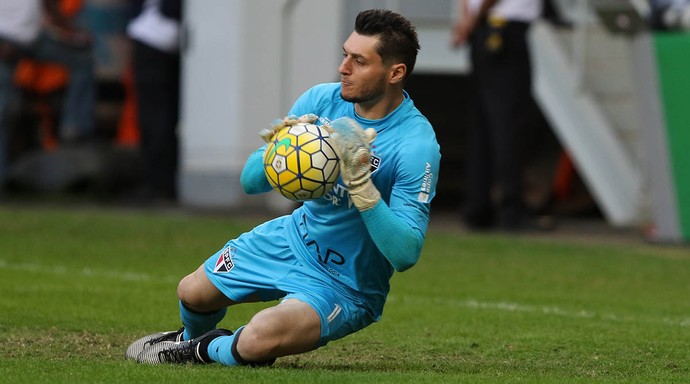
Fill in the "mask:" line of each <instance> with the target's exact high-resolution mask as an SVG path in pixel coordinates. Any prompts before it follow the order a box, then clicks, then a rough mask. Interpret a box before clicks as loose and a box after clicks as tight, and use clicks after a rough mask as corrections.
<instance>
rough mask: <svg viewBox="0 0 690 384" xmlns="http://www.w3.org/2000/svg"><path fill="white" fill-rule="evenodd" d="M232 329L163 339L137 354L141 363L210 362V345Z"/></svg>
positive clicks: (228, 334)
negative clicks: (183, 337)
mask: <svg viewBox="0 0 690 384" xmlns="http://www.w3.org/2000/svg"><path fill="white" fill-rule="evenodd" d="M230 335H232V331H229V330H227V329H214V330H213V331H210V332H207V333H205V334H203V335H201V336H199V337H196V338H194V339H192V340H188V341H162V342H159V343H156V344H153V345H151V346H149V347H148V348H146V349H144V350H143V351H142V352H141V353H140V354H139V355H138V356H137V363H140V364H167V363H172V364H184V363H195V364H209V363H213V360H211V358H210V357H209V356H208V345H209V344H211V341H212V340H213V339H215V338H217V337H220V336H230Z"/></svg>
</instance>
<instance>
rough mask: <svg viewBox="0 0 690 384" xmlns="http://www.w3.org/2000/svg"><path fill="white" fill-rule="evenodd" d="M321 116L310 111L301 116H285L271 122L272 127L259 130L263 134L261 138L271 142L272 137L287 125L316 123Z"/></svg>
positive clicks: (260, 134)
mask: <svg viewBox="0 0 690 384" xmlns="http://www.w3.org/2000/svg"><path fill="white" fill-rule="evenodd" d="M318 118H319V117H318V116H316V115H315V114H313V113H308V114H306V115H302V116H300V117H297V116H292V115H290V116H285V117H283V118H282V119H275V120H273V122H272V123H271V128H266V129H262V130H261V131H260V132H259V136H261V139H263V141H265V142H267V143H270V142H271V138H273V136H274V135H275V134H276V133H278V131H280V130H281V129H283V128H285V127H292V126H293V125H297V124H312V123H314V122H315V121H316V120H317V119H318Z"/></svg>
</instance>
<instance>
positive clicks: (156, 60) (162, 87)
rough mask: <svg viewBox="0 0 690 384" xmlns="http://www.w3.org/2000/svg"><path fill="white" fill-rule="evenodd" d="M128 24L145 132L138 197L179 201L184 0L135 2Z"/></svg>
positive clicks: (144, 200) (142, 138)
mask: <svg viewBox="0 0 690 384" xmlns="http://www.w3.org/2000/svg"><path fill="white" fill-rule="evenodd" d="M132 6H133V10H134V14H135V17H134V18H133V20H132V21H131V22H130V23H129V25H128V27H127V34H128V35H129V37H130V38H131V40H132V43H133V47H132V48H133V50H132V55H133V56H132V68H133V72H134V83H135V90H136V100H137V113H138V125H139V130H140V132H141V143H140V158H141V174H140V178H141V179H140V185H139V187H138V189H137V191H136V196H134V198H135V199H138V200H140V202H142V203H147V202H174V201H175V200H176V199H177V170H178V152H179V142H178V132H177V126H178V121H179V103H180V21H181V19H182V1H181V0H134V1H133V2H132Z"/></svg>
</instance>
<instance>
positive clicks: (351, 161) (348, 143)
mask: <svg viewBox="0 0 690 384" xmlns="http://www.w3.org/2000/svg"><path fill="white" fill-rule="evenodd" d="M324 128H325V129H326V130H327V131H328V132H330V133H331V137H332V138H333V144H334V145H335V150H336V152H337V154H338V157H339V158H340V161H339V164H340V176H341V177H342V178H343V182H344V183H345V185H346V186H347V189H348V192H349V194H350V198H351V199H352V202H353V203H354V205H355V206H356V207H357V209H359V210H360V211H366V210H368V209H371V208H373V207H374V206H375V205H376V203H378V201H379V200H380V199H381V194H380V193H379V191H378V189H376V186H374V183H372V182H371V153H370V145H371V143H372V142H373V141H374V139H375V138H376V131H375V130H374V129H373V128H367V129H362V127H361V126H360V125H359V124H358V123H357V122H356V121H354V120H353V119H350V118H347V117H342V118H340V119H336V120H334V121H333V122H332V123H331V124H330V125H324Z"/></svg>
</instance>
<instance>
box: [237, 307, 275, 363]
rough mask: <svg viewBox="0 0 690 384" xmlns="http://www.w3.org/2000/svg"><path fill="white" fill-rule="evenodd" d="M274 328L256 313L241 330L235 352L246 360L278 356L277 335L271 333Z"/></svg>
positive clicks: (259, 359)
mask: <svg viewBox="0 0 690 384" xmlns="http://www.w3.org/2000/svg"><path fill="white" fill-rule="evenodd" d="M274 329H275V328H274V327H271V326H270V323H268V322H266V319H263V318H262V316H261V314H260V313H259V314H257V315H256V316H254V318H252V320H251V321H250V322H249V323H248V324H247V325H246V326H245V327H244V329H243V330H242V334H241V337H240V338H239V340H238V341H237V352H238V353H239V354H240V356H241V357H242V358H243V359H244V360H247V361H264V360H268V359H272V358H275V357H278V353H277V351H278V350H279V347H280V345H281V343H280V338H279V335H275V334H273V330H274Z"/></svg>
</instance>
